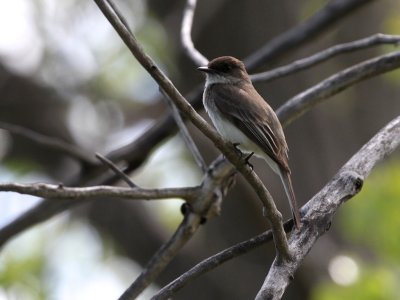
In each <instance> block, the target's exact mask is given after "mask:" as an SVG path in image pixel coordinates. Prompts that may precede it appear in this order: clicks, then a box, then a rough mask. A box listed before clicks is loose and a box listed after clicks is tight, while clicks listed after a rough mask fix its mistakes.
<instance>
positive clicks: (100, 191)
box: [0, 183, 200, 203]
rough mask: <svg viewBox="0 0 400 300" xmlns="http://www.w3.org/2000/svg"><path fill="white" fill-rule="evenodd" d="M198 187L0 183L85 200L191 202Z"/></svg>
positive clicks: (29, 191) (24, 191) (26, 191)
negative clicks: (102, 198)
mask: <svg viewBox="0 0 400 300" xmlns="http://www.w3.org/2000/svg"><path fill="white" fill-rule="evenodd" d="M199 189H200V188H199V187H185V188H164V189H144V188H139V187H135V188H130V187H116V186H107V185H103V186H101V185H99V186H90V187H66V186H63V185H60V184H59V185H56V184H45V183H33V184H20V183H0V191H1V192H16V193H20V194H26V195H32V196H37V197H45V198H51V199H61V200H65V199H70V200H77V201H80V200H82V201H83V200H85V199H92V198H97V197H110V198H119V199H131V200H155V199H170V198H181V199H185V200H186V201H187V202H188V203H191V202H192V201H193V199H194V198H195V197H196V196H197V193H198V190H199Z"/></svg>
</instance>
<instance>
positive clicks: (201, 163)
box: [161, 90, 208, 173]
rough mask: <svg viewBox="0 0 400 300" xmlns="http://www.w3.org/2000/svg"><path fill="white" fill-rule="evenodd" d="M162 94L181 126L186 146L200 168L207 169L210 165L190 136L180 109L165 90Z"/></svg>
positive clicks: (176, 121) (204, 170) (178, 124)
mask: <svg viewBox="0 0 400 300" xmlns="http://www.w3.org/2000/svg"><path fill="white" fill-rule="evenodd" d="M161 92H162V94H163V95H164V97H165V98H166V101H167V104H168V106H169V108H170V109H171V114H172V116H173V118H174V120H175V123H176V125H177V126H178V128H179V132H180V134H181V137H182V139H183V141H184V142H185V144H186V147H187V148H188V149H189V151H190V153H191V154H192V156H193V158H194V161H195V162H196V164H197V166H198V167H199V168H200V170H202V171H203V173H204V172H206V171H207V169H208V166H207V164H206V162H205V161H204V159H203V157H202V156H201V154H200V151H199V149H198V148H197V146H196V144H195V143H194V141H193V139H192V137H191V136H190V133H189V131H188V129H187V127H186V124H185V122H184V121H183V119H182V117H181V114H180V113H179V110H178V109H177V108H176V106H175V104H174V102H173V101H172V100H171V98H170V97H169V96H168V95H167V94H165V93H164V91H163V90H161Z"/></svg>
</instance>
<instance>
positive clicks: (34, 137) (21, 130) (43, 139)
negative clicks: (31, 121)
mask: <svg viewBox="0 0 400 300" xmlns="http://www.w3.org/2000/svg"><path fill="white" fill-rule="evenodd" d="M0 128H1V129H4V130H7V131H9V132H10V133H12V134H15V135H20V136H22V137H24V138H27V139H29V140H31V141H33V142H35V143H38V144H39V145H43V146H45V147H47V148H50V149H53V150H56V151H59V152H61V153H62V154H64V155H68V156H70V157H73V158H75V159H77V160H78V161H81V162H83V163H86V164H89V165H97V164H98V163H97V161H96V160H95V159H94V155H93V154H91V153H89V152H86V151H84V150H82V149H80V148H78V147H76V146H74V145H71V144H69V143H66V142H64V141H63V140H60V139H59V138H55V137H50V136H47V135H44V134H41V133H38V132H36V131H33V130H31V129H29V128H25V127H22V126H19V125H14V124H9V123H5V122H0Z"/></svg>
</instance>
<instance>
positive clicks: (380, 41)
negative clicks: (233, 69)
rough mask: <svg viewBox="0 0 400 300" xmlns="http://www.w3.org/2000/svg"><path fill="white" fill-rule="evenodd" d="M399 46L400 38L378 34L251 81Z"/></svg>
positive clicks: (310, 57)
mask: <svg viewBox="0 0 400 300" xmlns="http://www.w3.org/2000/svg"><path fill="white" fill-rule="evenodd" d="M399 44H400V36H398V35H388V34H381V33H377V34H374V35H372V36H369V37H366V38H363V39H360V40H356V41H352V42H349V43H344V44H339V45H335V46H332V47H330V48H328V49H325V50H323V51H321V52H318V53H315V54H314V55H311V56H309V57H306V58H302V59H299V60H296V61H294V62H292V63H290V64H287V65H285V66H282V67H279V68H275V69H272V70H270V71H266V72H262V73H257V74H252V75H251V80H252V81H253V82H258V81H263V82H267V81H272V80H274V79H277V78H280V77H284V76H288V75H289V74H293V73H296V72H299V71H301V70H305V69H307V68H310V67H312V66H315V65H316V64H319V63H322V62H324V61H326V60H328V59H330V58H332V57H335V56H337V55H339V54H342V53H348V52H353V51H356V50H361V49H365V48H369V47H372V46H377V45H395V46H398V45H399Z"/></svg>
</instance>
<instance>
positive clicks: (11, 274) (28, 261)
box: [0, 251, 48, 300]
mask: <svg viewBox="0 0 400 300" xmlns="http://www.w3.org/2000/svg"><path fill="white" fill-rule="evenodd" d="M17 252H18V251H17ZM27 253H29V254H27V255H25V256H23V257H21V255H18V256H15V255H13V253H9V254H10V255H7V257H3V259H2V261H1V266H0V287H1V288H0V294H1V293H5V294H6V295H9V296H10V297H16V298H15V299H35V300H39V299H48V298H47V296H46V295H47V294H48V291H47V289H46V284H45V282H46V281H45V280H43V277H44V276H45V260H46V259H45V257H44V255H43V252H42V251H32V252H27ZM0 298H1V295H0ZM11 299H12V298H11Z"/></svg>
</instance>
